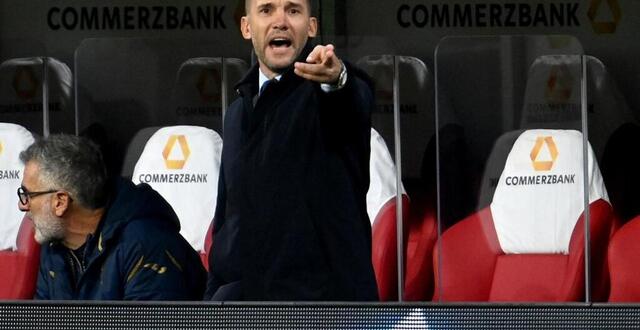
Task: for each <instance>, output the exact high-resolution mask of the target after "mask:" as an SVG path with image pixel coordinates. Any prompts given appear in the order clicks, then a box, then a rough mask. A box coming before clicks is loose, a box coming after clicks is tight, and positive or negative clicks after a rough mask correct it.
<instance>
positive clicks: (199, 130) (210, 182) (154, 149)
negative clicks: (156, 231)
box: [130, 126, 222, 251]
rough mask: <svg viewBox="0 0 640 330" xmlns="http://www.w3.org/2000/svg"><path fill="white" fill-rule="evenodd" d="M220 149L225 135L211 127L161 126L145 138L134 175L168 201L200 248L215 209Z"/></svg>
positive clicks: (186, 234) (191, 240)
mask: <svg viewBox="0 0 640 330" xmlns="http://www.w3.org/2000/svg"><path fill="white" fill-rule="evenodd" d="M145 136H148V135H147V134H143V135H137V137H140V138H144V137H145ZM138 143H140V141H137V142H136V141H133V142H132V143H131V145H135V144H138ZM142 143H144V142H142ZM130 149H131V148H130ZM132 150H135V148H134V149H132ZM221 152H222V138H220V136H219V135H218V133H216V132H215V131H213V130H211V129H208V128H204V127H200V126H169V127H163V128H159V129H158V130H157V131H156V132H155V133H154V134H153V135H152V136H151V137H150V138H148V140H147V141H146V143H145V147H144V150H143V151H142V154H141V155H140V158H139V160H138V162H137V163H136V165H135V168H134V170H133V175H132V178H131V179H132V181H133V182H134V183H136V184H139V183H147V184H149V185H150V186H151V187H153V189H155V190H156V191H157V192H158V193H160V195H162V197H164V198H165V199H166V200H167V202H169V204H170V205H171V207H173V209H174V211H175V212H176V214H177V215H178V218H179V219H180V225H181V227H182V229H181V231H180V233H181V234H182V235H183V236H184V237H185V239H186V240H187V241H188V242H189V243H190V244H191V246H192V247H193V248H194V249H195V250H197V251H204V241H205V236H206V232H207V229H208V228H209V225H210V223H211V221H212V219H213V215H214V212H215V209H216V200H217V194H218V174H219V171H220V156H221Z"/></svg>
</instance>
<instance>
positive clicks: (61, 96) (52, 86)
mask: <svg viewBox="0 0 640 330" xmlns="http://www.w3.org/2000/svg"><path fill="white" fill-rule="evenodd" d="M45 69H46V75H45ZM45 83H46V84H47V87H48V97H49V116H48V122H47V125H48V126H49V130H50V131H51V132H54V133H60V132H63V133H74V132H75V121H74V118H75V113H74V110H73V109H74V104H73V99H72V95H73V94H72V88H73V75H72V73H71V70H70V69H69V67H68V66H67V65H66V64H65V63H63V62H60V61H59V60H56V59H54V58H50V57H28V58H14V59H11V60H7V61H5V62H3V63H1V64H0V113H2V117H3V119H2V120H3V121H6V122H12V123H16V124H20V125H21V126H24V127H25V128H27V129H28V130H29V131H31V132H34V133H36V134H45V129H44V127H43V122H44V121H43V120H44V118H43V105H44V103H43V86H44V84H45Z"/></svg>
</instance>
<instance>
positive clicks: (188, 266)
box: [35, 180, 206, 300]
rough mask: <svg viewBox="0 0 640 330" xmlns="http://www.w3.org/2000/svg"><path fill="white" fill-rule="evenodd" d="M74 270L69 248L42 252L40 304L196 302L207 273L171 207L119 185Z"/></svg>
mask: <svg viewBox="0 0 640 330" xmlns="http://www.w3.org/2000/svg"><path fill="white" fill-rule="evenodd" d="M115 186H116V187H115V189H114V191H115V194H114V196H113V198H112V199H111V200H112V202H111V203H110V205H109V206H108V208H107V210H106V212H105V215H104V217H103V218H102V220H101V222H100V224H99V225H98V228H97V230H96V232H95V234H94V235H91V236H89V238H88V239H87V242H86V243H85V245H84V247H83V249H81V250H80V251H79V252H78V253H76V254H77V255H79V258H78V259H79V260H78V261H79V262H80V264H81V265H82V267H83V268H84V271H77V269H76V270H74V266H72V264H73V263H72V262H70V258H72V257H73V256H71V255H70V251H69V249H67V248H66V247H65V246H64V245H62V244H60V243H49V244H47V245H44V246H43V247H42V253H41V259H40V270H39V275H38V284H37V288H36V296H35V298H36V299H87V300H93V299H101V300H198V299H201V297H202V293H203V292H204V288H205V281H206V273H205V270H204V268H203V266H202V264H201V262H200V258H199V256H198V253H197V252H196V251H195V250H193V248H191V246H190V245H189V243H188V242H187V241H186V240H184V238H183V237H182V236H181V235H180V233H179V231H180V223H179V221H178V218H177V216H176V214H175V212H174V211H173V209H172V208H171V206H169V204H167V202H166V201H165V200H164V199H163V198H162V197H161V196H160V195H159V194H158V193H157V192H155V191H154V190H153V189H151V187H149V186H148V185H146V184H141V185H138V186H135V185H133V183H131V182H128V181H124V180H119V181H118V182H117V183H116V184H115Z"/></svg>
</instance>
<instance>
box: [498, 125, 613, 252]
mask: <svg viewBox="0 0 640 330" xmlns="http://www.w3.org/2000/svg"><path fill="white" fill-rule="evenodd" d="M587 149H588V152H587V164H588V169H587V179H588V182H587V184H588V187H589V203H592V202H594V201H596V200H598V199H603V200H606V201H607V202H608V200H609V198H608V196H607V191H606V189H605V186H604V183H603V181H602V176H601V174H600V169H599V168H598V164H597V163H596V160H595V157H594V153H593V150H592V149H591V146H588V148H587ZM582 154H583V139H582V133H580V132H578V131H574V130H542V129H540V130H528V131H525V132H523V133H522V134H520V136H519V137H518V139H517V140H516V142H515V143H514V145H513V148H512V149H511V152H510V153H509V155H508V157H507V160H506V163H505V166H504V170H503V171H502V174H501V175H500V180H499V182H498V185H497V187H496V191H495V194H494V197H493V200H492V203H491V212H492V215H493V221H494V225H495V228H496V232H497V234H498V240H499V242H500V246H501V247H502V250H503V251H504V252H505V253H565V254H566V253H568V251H569V243H570V240H571V235H572V233H573V229H574V227H575V224H576V222H577V221H578V219H579V217H580V215H581V214H582V212H583V211H584V193H583V183H584V181H583V178H584V172H583V157H582Z"/></svg>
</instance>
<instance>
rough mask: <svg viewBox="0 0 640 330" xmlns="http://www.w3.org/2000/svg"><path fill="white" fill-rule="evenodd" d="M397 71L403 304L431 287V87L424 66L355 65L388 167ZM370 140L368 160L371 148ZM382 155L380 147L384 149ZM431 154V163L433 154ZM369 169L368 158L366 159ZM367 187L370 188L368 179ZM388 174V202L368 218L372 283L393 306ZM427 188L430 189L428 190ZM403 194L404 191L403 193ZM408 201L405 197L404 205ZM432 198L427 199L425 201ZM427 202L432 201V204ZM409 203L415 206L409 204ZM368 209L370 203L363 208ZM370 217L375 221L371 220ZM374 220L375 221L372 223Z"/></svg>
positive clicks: (365, 60)
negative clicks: (369, 95) (427, 165)
mask: <svg viewBox="0 0 640 330" xmlns="http://www.w3.org/2000/svg"><path fill="white" fill-rule="evenodd" d="M396 64H397V68H398V77H399V80H398V83H399V85H398V88H399V90H400V95H399V96H400V99H399V101H400V133H401V146H402V150H401V151H402V181H403V186H406V187H407V191H406V192H405V191H403V198H402V201H403V214H404V216H403V218H404V220H403V222H404V225H403V229H404V231H405V233H404V235H403V236H404V237H405V241H404V242H403V246H404V252H403V253H404V255H405V260H404V264H405V269H404V274H405V286H404V296H405V297H404V298H405V299H411V300H426V299H430V298H431V294H430V292H431V291H430V290H431V289H430V288H431V287H432V286H433V281H432V280H430V278H432V277H433V275H432V274H433V271H432V267H431V261H430V259H431V252H432V249H433V243H434V242H435V233H436V231H435V227H436V226H435V224H436V220H435V211H434V210H435V193H432V190H435V180H434V181H432V183H434V185H433V187H426V186H425V185H424V182H423V180H422V177H421V176H422V174H423V173H422V163H423V157H427V156H425V155H424V153H425V150H431V149H428V148H427V144H428V142H429V141H430V140H432V139H434V136H435V134H434V132H435V111H434V108H433V104H434V102H433V101H434V97H433V96H434V95H433V86H432V84H433V81H432V76H431V73H430V72H429V70H428V69H427V67H426V65H425V64H424V63H423V62H422V61H421V60H419V59H417V58H415V57H409V56H394V55H370V56H365V57H362V58H361V59H360V60H358V61H357V66H358V67H360V68H361V69H363V70H364V71H365V72H367V73H368V74H369V76H371V78H372V80H373V81H374V84H375V98H376V110H375V111H374V113H373V114H372V116H371V117H372V118H371V121H372V126H373V128H375V130H377V132H379V133H380V134H379V136H380V137H378V138H379V139H381V142H383V143H386V146H388V147H389V149H390V150H391V153H390V154H389V152H386V154H387V155H389V156H388V157H389V159H388V162H389V164H391V166H394V165H393V159H394V158H395V143H394V135H395V134H394V132H395V129H394V113H393V111H394V94H393V93H394V88H393V87H394V86H393V81H394V74H395V68H396ZM374 140H375V139H374V137H373V136H372V155H373V150H374V148H375V146H374V145H373V143H374ZM385 149H386V147H385ZM431 151H433V155H434V157H432V158H433V159H435V149H433V150H431ZM371 160H372V164H371V166H374V164H373V162H374V158H373V157H372V159H371ZM373 173H374V172H373V169H372V176H371V182H372V186H373V185H374V179H375V178H374V176H373ZM389 173H394V174H391V179H392V181H391V183H393V185H390V186H389V187H390V189H393V190H392V194H391V193H390V194H389V196H386V197H389V199H388V200H385V201H384V202H383V201H382V200H384V199H381V202H379V203H378V204H376V205H381V206H380V212H378V213H377V214H376V213H373V212H370V215H369V217H370V219H371V221H374V219H375V222H374V226H373V243H374V246H373V253H374V269H375V270H376V277H377V280H378V289H379V294H380V298H381V300H396V299H397V298H398V297H397V291H398V290H397V266H396V265H397V253H396V248H395V246H396V224H395V212H396V201H395V192H396V189H395V170H393V169H391V170H389ZM431 188H433V189H431ZM403 189H404V187H403ZM408 196H411V201H412V202H411V203H409V199H408ZM431 197H433V198H431ZM432 199H433V201H432ZM414 201H417V203H415V202H414ZM368 204H370V205H371V203H368ZM371 213H373V214H376V215H375V216H374V215H373V214H371ZM376 217H377V218H376ZM383 265H386V266H383Z"/></svg>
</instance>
